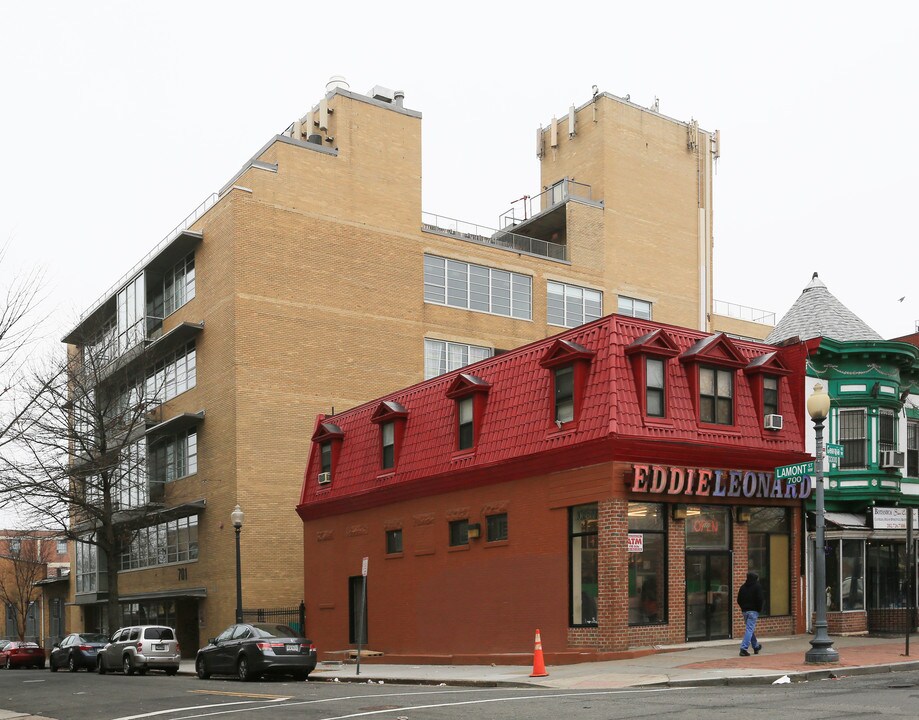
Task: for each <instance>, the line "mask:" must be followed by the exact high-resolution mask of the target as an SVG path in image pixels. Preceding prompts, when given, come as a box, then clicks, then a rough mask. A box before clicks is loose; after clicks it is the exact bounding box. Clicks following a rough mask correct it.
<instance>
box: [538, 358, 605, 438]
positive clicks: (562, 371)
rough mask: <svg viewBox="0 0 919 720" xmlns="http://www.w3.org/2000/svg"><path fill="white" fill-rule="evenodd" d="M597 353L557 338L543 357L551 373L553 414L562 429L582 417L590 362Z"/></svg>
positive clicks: (544, 364) (541, 361) (543, 363)
mask: <svg viewBox="0 0 919 720" xmlns="http://www.w3.org/2000/svg"><path fill="white" fill-rule="evenodd" d="M595 354H596V353H595V352H594V351H593V350H588V349H587V348H586V347H584V346H583V345H579V344H578V343H576V342H572V341H571V340H556V341H555V342H554V343H552V345H551V346H550V347H549V349H548V351H547V352H546V353H545V355H543V356H542V359H541V360H540V361H539V364H540V365H542V366H543V367H544V368H546V369H547V370H548V371H549V372H550V373H551V375H550V376H551V379H552V382H551V385H552V387H551V396H550V398H551V401H552V414H551V415H550V416H549V417H550V418H551V420H552V422H553V424H554V425H556V426H557V427H558V428H559V429H561V428H562V426H563V425H566V424H568V423H574V422H577V420H578V414H579V413H580V410H581V406H582V404H583V398H584V388H585V387H586V385H587V375H588V373H589V372H590V362H591V360H593V357H594V355H595ZM547 419H549V418H547Z"/></svg>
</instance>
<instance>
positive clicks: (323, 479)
mask: <svg viewBox="0 0 919 720" xmlns="http://www.w3.org/2000/svg"><path fill="white" fill-rule="evenodd" d="M317 479H318V480H319V484H320V485H328V484H329V483H330V482H332V473H330V472H324V473H319V477H318V478H317Z"/></svg>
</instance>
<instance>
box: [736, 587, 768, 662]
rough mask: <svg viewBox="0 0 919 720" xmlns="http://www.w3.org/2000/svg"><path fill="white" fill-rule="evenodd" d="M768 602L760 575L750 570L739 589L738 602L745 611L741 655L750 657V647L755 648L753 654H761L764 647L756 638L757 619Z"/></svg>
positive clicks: (742, 610) (741, 609)
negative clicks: (760, 581)
mask: <svg viewBox="0 0 919 720" xmlns="http://www.w3.org/2000/svg"><path fill="white" fill-rule="evenodd" d="M765 602H766V596H765V594H764V593H763V586H762V585H760V583H759V575H757V574H756V573H755V572H753V571H750V572H748V573H747V581H746V582H745V583H744V584H743V585H741V586H740V590H738V591H737V604H738V605H740V611H741V612H742V613H743V620H744V634H743V640H741V641H740V656H741V657H749V656H750V653H749V651H748V648H750V647H752V648H753V654H754V655H759V651H760V650H762V649H763V646H762V645H760V643H759V641H758V640H757V639H756V621H757V620H759V614H760V613H761V612H762V611H763V604H764V603H765Z"/></svg>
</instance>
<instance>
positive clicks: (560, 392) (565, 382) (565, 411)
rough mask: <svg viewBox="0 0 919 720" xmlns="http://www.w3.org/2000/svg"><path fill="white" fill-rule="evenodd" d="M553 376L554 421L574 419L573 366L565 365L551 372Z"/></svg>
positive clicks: (560, 421)
mask: <svg viewBox="0 0 919 720" xmlns="http://www.w3.org/2000/svg"><path fill="white" fill-rule="evenodd" d="M553 376H554V378H555V422H556V423H566V422H571V421H572V420H574V367H572V366H571V365H567V366H565V367H561V368H558V369H557V370H555V372H554V373H553Z"/></svg>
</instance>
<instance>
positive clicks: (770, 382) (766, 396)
mask: <svg viewBox="0 0 919 720" xmlns="http://www.w3.org/2000/svg"><path fill="white" fill-rule="evenodd" d="M778 414H779V379H778V378H777V377H775V376H774V375H763V415H778Z"/></svg>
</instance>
